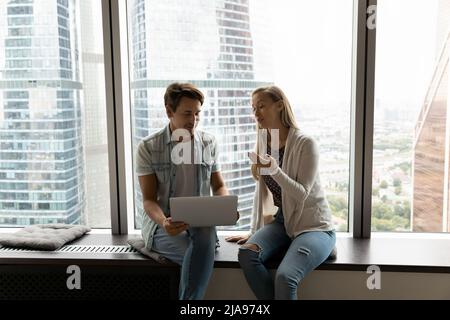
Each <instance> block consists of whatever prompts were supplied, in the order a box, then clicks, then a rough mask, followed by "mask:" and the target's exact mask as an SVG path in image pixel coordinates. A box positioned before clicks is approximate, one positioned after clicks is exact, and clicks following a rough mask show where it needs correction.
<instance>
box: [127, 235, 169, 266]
mask: <svg viewBox="0 0 450 320" xmlns="http://www.w3.org/2000/svg"><path fill="white" fill-rule="evenodd" d="M127 242H128V244H129V245H130V246H132V247H133V248H134V249H136V250H137V251H138V252H140V253H142V254H143V255H145V256H147V257H149V258H152V259H153V260H155V261H156V262H158V263H161V264H172V263H173V262H172V261H170V260H169V259H167V258H166V257H164V256H163V255H161V254H159V253H158V252H155V251H153V250H148V249H147V248H146V247H145V242H144V240H142V239H141V238H133V239H128V241H127Z"/></svg>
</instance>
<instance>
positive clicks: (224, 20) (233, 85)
mask: <svg viewBox="0 0 450 320" xmlns="http://www.w3.org/2000/svg"><path fill="white" fill-rule="evenodd" d="M128 5H129V8H128V9H129V20H130V24H131V25H130V36H129V39H130V40H129V43H130V63H131V68H130V69H131V70H130V78H131V96H132V97H131V99H132V100H131V101H132V117H133V118H132V119H133V121H132V124H133V133H132V134H133V149H134V152H135V150H136V147H137V144H138V143H139V142H140V141H141V139H142V138H144V137H146V136H147V135H149V134H151V133H152V132H155V131H156V130H159V129H161V128H162V127H163V126H164V125H165V124H166V123H167V122H168V119H167V116H166V112H165V107H164V102H163V96H164V92H165V88H166V86H167V85H168V84H170V83H172V82H174V81H182V82H183V81H188V82H192V83H194V84H195V85H196V86H197V87H199V89H200V90H202V92H203V93H205V95H206V100H205V103H204V106H203V109H202V110H203V111H202V116H201V120H200V126H201V127H202V128H203V129H204V130H206V131H208V132H210V133H213V134H214V135H215V136H216V138H217V139H218V142H219V146H220V160H221V161H220V162H221V167H222V174H223V176H224V179H225V181H226V184H227V187H228V189H229V190H230V192H231V193H232V194H236V195H239V211H240V214H241V220H240V222H239V225H238V228H247V227H248V225H249V223H250V217H249V214H250V212H251V207H252V204H253V195H254V190H255V184H254V181H253V179H252V177H251V172H250V163H249V160H248V158H247V153H248V152H249V151H251V150H253V148H254V145H255V132H256V130H255V128H256V127H255V122H254V119H253V115H252V112H251V106H250V104H251V103H250V95H251V92H252V90H253V89H255V88H256V87H258V86H261V85H267V84H268V82H266V81H261V79H257V77H256V75H255V70H254V69H255V66H254V64H255V63H254V45H253V36H252V32H251V28H250V13H249V10H250V5H249V0H234V1H232V0H216V1H211V0H200V1H194V2H193V1H164V2H161V1H154V0H147V1H145V0H133V1H130V2H129V3H128ZM264 80H267V79H264ZM135 192H136V209H137V212H136V219H137V226H139V224H140V223H139V220H140V212H142V210H143V208H142V195H141V193H140V189H139V185H138V183H137V179H135Z"/></svg>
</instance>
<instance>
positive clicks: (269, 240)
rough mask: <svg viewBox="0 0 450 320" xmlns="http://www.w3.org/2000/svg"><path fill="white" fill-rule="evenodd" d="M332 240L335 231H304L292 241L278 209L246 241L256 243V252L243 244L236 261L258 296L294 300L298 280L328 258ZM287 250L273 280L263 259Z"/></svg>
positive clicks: (259, 297)
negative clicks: (272, 219)
mask: <svg viewBox="0 0 450 320" xmlns="http://www.w3.org/2000/svg"><path fill="white" fill-rule="evenodd" d="M335 243H336V234H335V232H334V231H311V232H305V233H302V234H300V235H299V236H297V237H296V238H295V239H294V240H291V238H289V236H288V235H287V234H286V229H285V228H284V219H283V212H282V211H281V209H279V210H278V212H277V214H276V216H275V220H274V221H273V222H272V223H270V224H267V225H265V226H264V227H263V228H261V229H259V230H258V231H257V232H256V233H255V234H254V235H253V236H251V237H250V239H249V240H248V241H247V244H255V245H257V246H258V251H254V250H252V249H249V248H247V247H246V246H245V245H244V246H242V247H241V248H240V249H239V263H240V265H241V267H242V269H243V271H244V275H245V278H246V279H247V282H248V284H249V286H250V288H251V289H252V291H253V293H254V294H255V296H256V297H257V298H258V299H262V300H272V299H277V300H296V299H297V287H298V285H299V283H300V281H301V280H303V279H304V278H305V276H306V275H307V274H308V273H309V272H311V271H313V270H314V269H315V268H316V267H318V266H319V265H320V264H321V263H322V262H324V261H325V260H326V259H327V258H328V256H329V255H330V253H331V251H332V250H333V248H334V246H335ZM286 249H287V251H286V254H285V256H284V258H283V260H282V261H281V263H280V265H279V267H278V269H277V272H276V275H275V281H274V280H273V279H272V276H271V274H270V273H269V270H267V268H266V267H265V266H264V262H266V261H267V260H268V259H269V258H270V257H272V256H273V255H275V254H277V253H279V252H280V251H282V250H283V251H285V250H286Z"/></svg>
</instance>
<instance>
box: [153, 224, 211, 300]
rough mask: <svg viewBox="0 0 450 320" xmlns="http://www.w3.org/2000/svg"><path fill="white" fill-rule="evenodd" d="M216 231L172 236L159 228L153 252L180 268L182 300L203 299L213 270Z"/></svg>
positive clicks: (200, 229) (204, 229)
mask: <svg viewBox="0 0 450 320" xmlns="http://www.w3.org/2000/svg"><path fill="white" fill-rule="evenodd" d="M215 248H216V228H215V227H198V228H189V229H188V230H186V231H184V232H182V233H180V234H178V235H176V236H170V235H168V234H167V233H166V231H165V230H164V228H161V227H160V226H158V228H157V230H156V232H155V234H154V238H153V248H152V250H153V251H156V252H158V253H160V254H162V255H163V256H165V257H166V258H168V259H170V260H172V261H173V262H175V263H177V264H179V265H180V266H181V279H180V288H179V297H180V299H181V300H197V299H203V296H204V295H205V291H206V288H207V286H208V282H209V278H210V277H211V274H212V270H213V267H214V254H215Z"/></svg>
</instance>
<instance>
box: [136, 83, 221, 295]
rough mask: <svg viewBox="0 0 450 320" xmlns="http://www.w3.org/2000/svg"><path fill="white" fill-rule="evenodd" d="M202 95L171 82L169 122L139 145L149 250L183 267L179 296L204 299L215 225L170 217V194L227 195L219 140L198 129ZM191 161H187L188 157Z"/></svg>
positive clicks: (167, 102)
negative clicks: (196, 225) (219, 160)
mask: <svg viewBox="0 0 450 320" xmlns="http://www.w3.org/2000/svg"><path fill="white" fill-rule="evenodd" d="M203 101H204V96H203V94H202V93H201V92H200V90H198V89H197V88H196V87H195V86H194V85H192V84H190V83H173V84H171V85H169V86H168V87H167V89H166V93H165V95H164V104H165V107H166V113H167V116H168V118H169V120H170V122H169V124H168V125H167V126H166V127H165V128H164V129H162V130H161V131H159V132H157V133H155V134H152V135H150V136H149V137H147V138H145V139H144V140H143V141H142V142H141V143H140V144H139V146H138V150H137V156H136V168H137V169H136V171H137V175H138V177H139V184H140V187H141V190H142V196H143V202H144V211H145V212H144V213H143V218H142V236H143V238H144V241H145V244H146V246H147V248H148V249H149V250H150V249H151V250H154V251H156V252H159V253H160V254H162V255H163V256H165V257H167V258H169V259H170V260H172V261H174V262H176V263H177V264H179V265H181V279H180V290H179V297H180V299H202V298H203V296H204V294H205V291H206V288H207V285H208V281H209V278H210V276H211V273H212V270H213V265H214V253H215V244H216V239H217V236H216V229H215V227H202V228H194V227H189V225H187V224H185V223H184V222H174V221H172V219H171V217H170V208H169V198H171V197H187V196H209V195H210V190H211V189H212V191H213V194H214V195H227V194H228V191H227V189H226V187H225V184H224V181H223V178H222V175H221V174H220V171H219V165H218V163H217V143H216V140H215V138H214V137H213V136H212V135H210V134H207V133H205V132H202V131H200V130H196V128H197V125H198V123H199V120H200V112H201V108H202V105H203ZM186 160H187V161H186Z"/></svg>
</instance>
